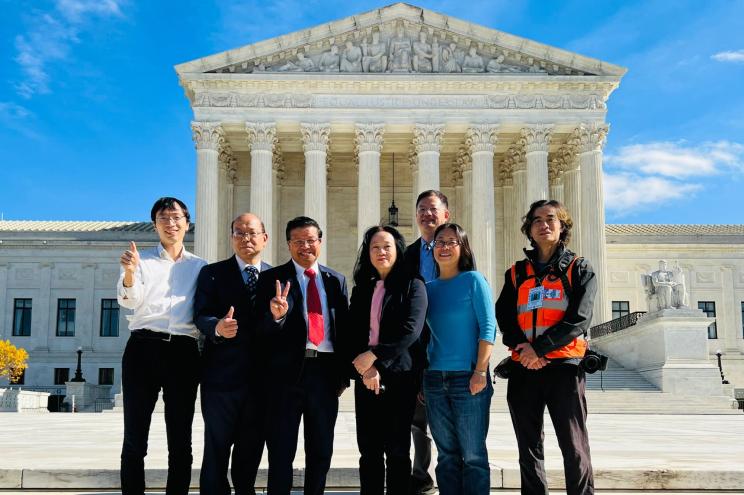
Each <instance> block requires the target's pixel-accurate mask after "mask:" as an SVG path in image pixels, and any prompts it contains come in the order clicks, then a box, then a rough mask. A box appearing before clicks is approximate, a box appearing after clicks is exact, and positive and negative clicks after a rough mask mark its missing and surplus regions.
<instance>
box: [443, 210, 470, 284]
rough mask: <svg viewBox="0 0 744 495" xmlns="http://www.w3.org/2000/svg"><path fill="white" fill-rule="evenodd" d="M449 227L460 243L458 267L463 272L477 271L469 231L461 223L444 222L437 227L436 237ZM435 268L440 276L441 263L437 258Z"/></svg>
mask: <svg viewBox="0 0 744 495" xmlns="http://www.w3.org/2000/svg"><path fill="white" fill-rule="evenodd" d="M447 229H450V230H451V231H452V232H454V233H455V238H456V239H457V242H458V243H459V244H460V258H459V259H458V260H457V269H458V270H460V271H461V272H472V271H475V270H476V268H475V256H474V255H473V250H472V249H471V247H470V241H468V233H467V232H465V229H463V228H462V227H461V226H460V225H458V224H456V223H443V224H442V225H440V226H439V227H437V230H435V231H434V239H436V238H437V236H438V235H439V233H440V232H442V231H443V230H447ZM434 268H435V271H436V273H437V277H438V276H439V263H437V262H436V258H435V261H434Z"/></svg>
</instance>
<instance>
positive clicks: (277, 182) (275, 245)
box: [266, 142, 287, 260]
mask: <svg viewBox="0 0 744 495" xmlns="http://www.w3.org/2000/svg"><path fill="white" fill-rule="evenodd" d="M286 176H287V169H286V168H284V156H283V155H282V150H281V146H280V143H278V142H277V144H276V146H274V171H273V177H274V187H273V189H274V212H275V213H276V214H275V215H274V219H273V226H272V227H267V228H271V231H272V232H275V233H276V234H277V238H276V239H274V240H273V242H272V241H269V242H271V245H270V246H269V249H270V253H267V255H269V254H270V255H271V257H270V258H266V259H271V260H281V259H284V258H286V252H287V245H286V243H285V242H284V241H285V239H284V223H283V222H282V219H281V217H280V215H281V211H282V201H281V193H282V184H284V179H285V178H286Z"/></svg>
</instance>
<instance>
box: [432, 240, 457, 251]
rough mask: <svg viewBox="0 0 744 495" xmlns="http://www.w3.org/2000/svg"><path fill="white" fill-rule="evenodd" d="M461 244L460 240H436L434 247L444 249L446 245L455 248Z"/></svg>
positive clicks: (448, 247)
mask: <svg viewBox="0 0 744 495" xmlns="http://www.w3.org/2000/svg"><path fill="white" fill-rule="evenodd" d="M459 245H460V241H442V240H438V241H434V247H435V248H439V249H444V247H445V246H446V247H447V249H454V248H455V247H456V246H459Z"/></svg>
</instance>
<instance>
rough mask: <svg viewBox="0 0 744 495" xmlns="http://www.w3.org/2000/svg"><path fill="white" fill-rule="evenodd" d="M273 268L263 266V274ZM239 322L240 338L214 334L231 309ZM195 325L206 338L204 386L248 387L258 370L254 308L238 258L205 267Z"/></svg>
mask: <svg viewBox="0 0 744 495" xmlns="http://www.w3.org/2000/svg"><path fill="white" fill-rule="evenodd" d="M270 268H271V265H268V264H266V263H263V262H262V263H261V272H263V271H265V270H268V269H270ZM230 306H233V307H234V308H235V312H234V313H233V318H235V319H236V320H238V334H237V335H236V336H235V337H234V338H232V339H226V338H223V337H218V336H216V335H215V333H214V329H215V327H216V326H217V322H218V321H219V320H220V319H222V318H224V317H225V315H226V314H227V312H228V311H229V309H230ZM194 322H195V323H196V326H197V328H198V329H199V331H200V332H201V333H202V334H203V335H204V337H205V342H204V353H203V356H202V367H203V370H202V385H207V386H212V387H217V388H224V389H230V388H234V387H237V386H240V385H245V384H246V383H247V382H248V380H249V378H250V375H251V370H252V368H251V367H252V366H255V357H254V349H253V347H254V336H253V334H254V331H255V325H256V319H255V315H254V308H253V305H252V304H251V300H250V297H249V294H248V291H247V290H246V288H245V283H244V282H243V275H242V273H241V272H240V267H239V265H238V261H237V260H236V259H235V256H231V257H230V258H228V259H226V260H223V261H218V262H217V263H212V264H210V265H207V266H205V267H204V268H202V269H201V272H199V278H198V279H197V283H196V294H195V296H194Z"/></svg>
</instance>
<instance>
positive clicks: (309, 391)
mask: <svg viewBox="0 0 744 495" xmlns="http://www.w3.org/2000/svg"><path fill="white" fill-rule="evenodd" d="M286 237H287V245H288V246H289V252H290V254H291V257H292V259H291V260H290V261H289V262H287V263H285V264H284V265H281V266H278V267H276V268H272V269H271V270H267V271H265V272H263V273H261V276H260V278H259V282H258V296H257V298H256V308H257V310H262V311H264V321H263V324H262V325H261V327H260V339H261V353H262V355H263V356H264V357H265V362H264V376H265V377H266V383H265V388H266V398H267V402H268V418H269V424H268V427H267V437H266V445H267V447H268V451H269V481H268V492H269V493H271V494H272V495H288V494H289V493H290V490H291V489H292V461H293V460H294V457H295V452H296V451H297V434H298V432H299V426H300V419H301V418H302V420H303V425H304V432H305V493H306V494H317V495H320V494H322V493H323V491H324V489H325V483H326V475H327V474H328V470H329V469H330V467H331V455H332V454H333V430H334V427H335V425H336V416H337V415H338V397H339V395H341V393H342V392H343V391H344V389H345V388H346V387H347V386H348V382H349V380H348V376H349V372H348V369H349V367H350V365H349V363H348V362H345V359H344V356H346V355H347V353H346V352H345V347H344V342H343V339H344V332H345V331H346V325H347V320H348V311H349V309H348V295H347V290H346V279H345V278H344V276H343V275H341V274H340V273H338V272H335V271H333V270H331V269H330V268H327V267H325V266H323V265H319V264H318V257H319V256H320V249H321V243H322V237H323V232H322V231H321V230H320V227H319V226H318V223H317V222H316V221H315V220H313V219H311V218H308V217H297V218H295V219H293V220H290V221H289V223H287V229H286Z"/></svg>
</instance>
